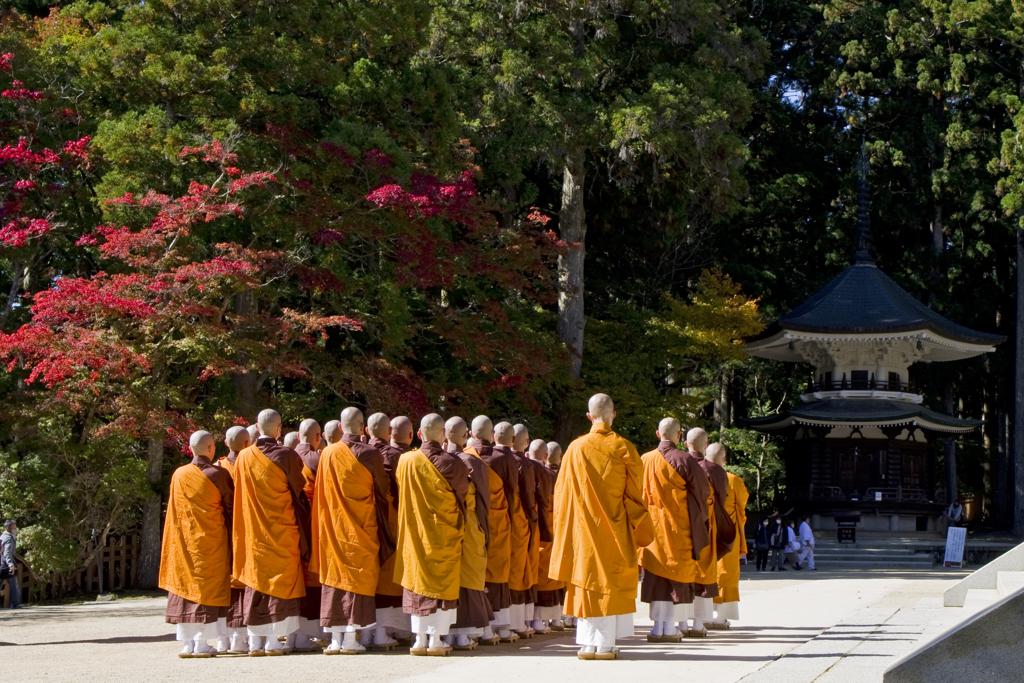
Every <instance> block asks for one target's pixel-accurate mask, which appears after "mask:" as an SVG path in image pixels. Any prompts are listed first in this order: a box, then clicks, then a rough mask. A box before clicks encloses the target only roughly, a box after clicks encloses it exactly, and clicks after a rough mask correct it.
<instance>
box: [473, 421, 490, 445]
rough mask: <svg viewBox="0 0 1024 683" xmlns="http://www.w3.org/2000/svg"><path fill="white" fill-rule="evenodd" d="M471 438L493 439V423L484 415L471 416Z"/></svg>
mask: <svg viewBox="0 0 1024 683" xmlns="http://www.w3.org/2000/svg"><path fill="white" fill-rule="evenodd" d="M473 438H474V439H478V440H480V441H488V442H490V441H494V423H493V422H491V418H489V417H487V416H486V415H477V416H476V417H474V418H473Z"/></svg>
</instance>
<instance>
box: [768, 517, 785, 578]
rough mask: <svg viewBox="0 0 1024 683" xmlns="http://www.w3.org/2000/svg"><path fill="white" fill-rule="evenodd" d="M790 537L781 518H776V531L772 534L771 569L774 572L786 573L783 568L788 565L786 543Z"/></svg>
mask: <svg viewBox="0 0 1024 683" xmlns="http://www.w3.org/2000/svg"><path fill="white" fill-rule="evenodd" d="M788 538H789V537H788V536H787V535H786V526H785V525H784V524H783V523H782V518H781V517H776V518H775V530H774V531H773V532H772V539H771V541H770V545H771V547H772V557H771V562H770V564H771V567H772V571H775V570H776V569H778V570H779V571H780V572H784V571H786V568H785V567H783V566H782V565H784V564H785V563H786V543H787V542H788Z"/></svg>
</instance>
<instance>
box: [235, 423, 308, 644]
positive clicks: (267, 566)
mask: <svg viewBox="0 0 1024 683" xmlns="http://www.w3.org/2000/svg"><path fill="white" fill-rule="evenodd" d="M302 466H303V465H302V460H301V459H300V458H299V456H298V454H297V453H296V452H295V451H293V450H292V449H290V448H286V447H284V446H281V445H280V444H278V443H277V441H276V440H274V439H272V438H269V437H260V438H259V439H257V441H256V443H255V444H254V445H252V446H249V447H248V448H246V449H245V450H243V451H242V452H241V453H239V454H238V459H237V460H236V461H235V506H234V520H235V524H234V534H233V544H232V545H233V550H234V556H233V558H232V559H233V564H232V576H233V577H234V578H235V579H236V580H238V581H239V582H241V583H242V584H244V585H245V586H246V587H247V589H249V590H247V591H246V601H247V603H253V604H255V605H256V606H257V607H259V608H260V609H262V606H264V605H267V604H269V610H270V615H269V616H270V621H271V622H273V621H276V620H277V617H278V616H281V617H282V618H283V617H285V616H293V615H294V616H297V615H298V604H297V603H296V604H295V605H294V606H284V605H282V606H281V607H282V609H281V610H278V609H277V607H276V606H275V605H276V603H274V601H272V600H264V599H262V597H261V596H256V598H255V599H251V596H250V591H255V592H256V593H260V594H262V595H263V596H268V597H269V598H274V599H277V600H297V599H298V598H301V597H303V596H304V595H305V594H306V586H305V572H304V571H303V567H302V563H303V561H308V560H309V551H310V545H309V544H310V539H309V501H308V499H307V498H306V494H305V493H304V490H303V489H304V488H305V485H306V480H305V478H304V477H303V476H302ZM263 623H269V622H263ZM246 624H247V625H258V624H255V623H254V622H252V621H251V620H248V617H247V621H246Z"/></svg>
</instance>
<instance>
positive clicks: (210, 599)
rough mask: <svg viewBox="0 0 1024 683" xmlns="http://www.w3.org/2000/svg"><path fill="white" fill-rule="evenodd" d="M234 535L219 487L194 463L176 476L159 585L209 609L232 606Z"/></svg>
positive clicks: (170, 501) (184, 467)
mask: <svg viewBox="0 0 1024 683" xmlns="http://www.w3.org/2000/svg"><path fill="white" fill-rule="evenodd" d="M230 558H231V539H230V538H229V537H228V528H227V525H226V524H225V519H224V505H223V501H222V499H221V493H220V490H219V489H218V488H217V486H216V485H215V484H214V483H213V482H212V481H210V479H209V477H207V476H206V475H205V474H203V472H202V470H200V469H199V468H198V467H196V466H195V465H192V464H188V465H184V466H182V467H179V468H178V469H176V470H175V471H174V474H173V475H172V476H171V491H170V496H169V497H168V499H167V516H166V518H165V519H164V536H163V542H162V545H161V549H160V576H159V583H158V585H159V586H160V588H162V589H163V590H165V591H170V592H171V593H174V594H175V595H177V596H179V597H182V598H185V599H186V600H191V601H192V602H195V603H198V604H200V605H208V606H210V607H228V606H229V605H230V604H231V560H230Z"/></svg>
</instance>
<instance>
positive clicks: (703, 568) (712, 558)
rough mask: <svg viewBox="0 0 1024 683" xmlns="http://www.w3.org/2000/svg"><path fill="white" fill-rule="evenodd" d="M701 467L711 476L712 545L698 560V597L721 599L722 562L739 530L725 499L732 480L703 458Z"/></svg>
mask: <svg viewBox="0 0 1024 683" xmlns="http://www.w3.org/2000/svg"><path fill="white" fill-rule="evenodd" d="M694 457H698V458H699V464H700V466H701V467H702V468H703V469H704V471H705V472H706V473H707V475H708V483H709V484H710V485H711V493H710V494H709V495H708V537H709V538H710V540H711V543H710V544H708V547H707V548H705V549H704V550H702V551H701V553H700V558H699V559H698V560H697V575H696V578H695V580H694V582H695V583H696V584H697V586H698V589H697V597H704V598H714V597H717V596H718V558H719V557H720V556H723V555H725V553H726V552H728V551H729V549H730V548H731V547H732V541H733V537H734V536H735V533H736V530H735V527H734V526H733V524H732V520H730V519H729V515H728V513H727V512H726V510H725V499H726V496H728V494H729V477H728V476H727V475H726V472H725V470H724V469H722V468H721V467H719V466H718V465H716V464H715V463H713V462H711V461H710V460H705V459H704V458H701V457H700V456H697V455H695V456H694Z"/></svg>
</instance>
